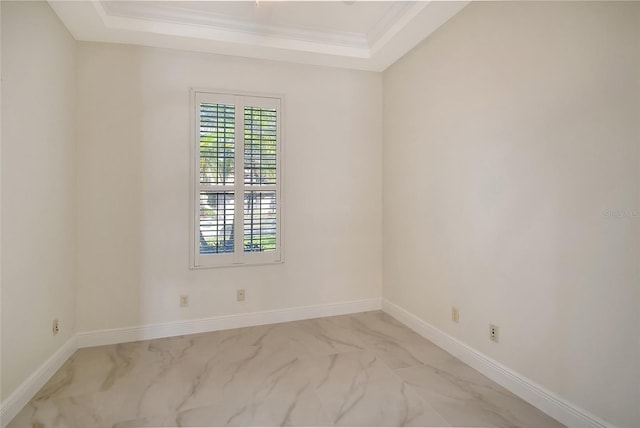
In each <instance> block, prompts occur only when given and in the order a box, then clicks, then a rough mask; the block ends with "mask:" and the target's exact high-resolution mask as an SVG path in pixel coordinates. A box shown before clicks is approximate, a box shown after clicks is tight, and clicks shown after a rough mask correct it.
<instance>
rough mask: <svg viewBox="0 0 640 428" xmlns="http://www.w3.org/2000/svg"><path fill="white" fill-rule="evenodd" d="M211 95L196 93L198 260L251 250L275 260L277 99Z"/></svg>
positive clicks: (235, 258) (238, 259)
mask: <svg viewBox="0 0 640 428" xmlns="http://www.w3.org/2000/svg"><path fill="white" fill-rule="evenodd" d="M215 95H216V94H208V93H204V94H202V95H201V96H200V97H198V93H196V106H197V118H198V120H197V124H196V126H197V149H198V150H197V152H198V159H197V161H198V177H197V187H198V192H197V196H198V198H197V199H198V201H197V206H198V210H197V211H198V214H197V219H196V220H197V221H196V222H197V229H198V230H197V233H198V239H197V242H198V244H197V257H196V261H198V260H200V261H202V260H203V259H206V258H209V256H216V255H224V254H227V255H230V256H233V261H232V262H231V263H246V262H250V258H251V256H250V254H253V253H274V255H275V258H274V260H275V261H279V257H280V256H279V252H280V251H279V248H280V243H279V218H278V216H279V197H280V194H279V193H280V191H279V186H278V184H279V183H278V180H279V171H278V167H279V163H278V161H279V159H278V150H279V129H278V123H279V118H278V114H279V103H280V100H279V99H276V98H273V99H267V100H266V101H267V102H266V103H265V100H264V99H262V98H256V97H243V96H230V95H223V96H221V97H220V98H221V102H215V99H216V98H217V97H216V96H215ZM209 99H210V100H211V101H209ZM264 104H266V105H264ZM237 172H240V174H238V173H237ZM241 253H242V254H247V256H241V255H240V254H241ZM267 261H268V260H267ZM196 265H199V264H198V263H197V262H196Z"/></svg>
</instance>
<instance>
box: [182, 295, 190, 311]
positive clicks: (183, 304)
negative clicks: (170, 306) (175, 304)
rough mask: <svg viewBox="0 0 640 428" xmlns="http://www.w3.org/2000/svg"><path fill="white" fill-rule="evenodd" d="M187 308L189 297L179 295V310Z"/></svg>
mask: <svg viewBox="0 0 640 428" xmlns="http://www.w3.org/2000/svg"><path fill="white" fill-rule="evenodd" d="M187 306H189V295H188V294H181V295H180V307H181V308H186V307H187Z"/></svg>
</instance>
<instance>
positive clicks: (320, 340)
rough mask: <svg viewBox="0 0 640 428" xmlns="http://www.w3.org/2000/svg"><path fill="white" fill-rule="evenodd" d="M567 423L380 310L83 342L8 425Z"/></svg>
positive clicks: (12, 427) (123, 427)
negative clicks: (90, 343)
mask: <svg viewBox="0 0 640 428" xmlns="http://www.w3.org/2000/svg"><path fill="white" fill-rule="evenodd" d="M151 426H156V427H166V426H184V427H188V426H201V427H208V426H438V427H448V426H456V427H458V426H474V427H535V428H543V427H562V426H563V425H561V424H559V423H558V422H556V421H555V420H553V419H552V418H550V417H549V416H547V415H546V414H544V413H542V412H540V411H539V410H537V409H536V408H534V407H533V406H531V405H529V404H528V403H526V402H524V401H522V400H521V399H519V398H517V397H516V396H514V395H513V394H511V393H509V392H508V391H507V390H505V389H504V388H502V387H500V386H499V385H497V384H495V383H494V382H492V381H490V380H489V379H487V378H486V377H484V376H483V375H481V374H480V373H478V372H477V371H475V370H473V369H472V368H470V367H469V366H467V365H465V364H463V363H462V362H460V361H459V360H457V359H456V358H454V357H452V356H451V355H450V354H448V353H446V352H445V351H443V350H442V349H440V348H438V347H437V346H435V345H434V344H432V343H431V342H429V341H427V340H425V339H424V338H422V337H420V336H419V335H418V334H416V333H414V332H413V331H411V330H410V329H408V328H407V327H405V326H403V325H402V324H400V323H399V322H397V321H396V320H394V319H393V318H391V317H390V316H388V315H386V314H385V313H383V312H380V311H375V312H365V313H360V314H354V315H344V316H337V317H329V318H319V319H314V320H305V321H296V322H289V323H282V324H274V325H268V326H258V327H249V328H242V329H235V330H226V331H219V332H212V333H204V334H196V335H189V336H180V337H172V338H166V339H156V340H147V341H142V342H134V343H126V344H120V345H110V346H100V347H95V348H86V349H80V350H78V351H77V352H76V353H75V354H74V355H73V356H72V357H71V358H70V359H69V360H68V361H67V362H66V363H65V364H64V365H63V367H62V368H61V369H60V370H59V371H58V372H57V373H56V374H55V375H54V376H53V377H52V378H51V380H50V381H49V382H48V383H47V384H46V385H45V386H44V387H43V388H42V389H41V390H40V391H39V392H38V393H37V394H36V396H35V397H34V398H33V399H32V400H31V402H29V404H27V406H26V407H25V408H24V409H23V410H22V411H21V412H20V413H19V414H18V415H17V416H16V417H15V418H14V419H13V421H11V422H10V423H9V425H8V428H23V427H38V428H44V427H56V428H62V427H78V428H90V427H101V428H102V427H113V428H130V427H151Z"/></svg>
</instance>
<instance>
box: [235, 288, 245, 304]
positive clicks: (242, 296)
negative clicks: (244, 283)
mask: <svg viewBox="0 0 640 428" xmlns="http://www.w3.org/2000/svg"><path fill="white" fill-rule="evenodd" d="M237 297H238V302H244V299H245V298H246V297H247V296H246V295H245V291H244V288H240V289H239V290H238V296H237Z"/></svg>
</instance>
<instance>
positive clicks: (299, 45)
mask: <svg viewBox="0 0 640 428" xmlns="http://www.w3.org/2000/svg"><path fill="white" fill-rule="evenodd" d="M387 3H388V4H389V7H388V8H387V9H386V11H385V13H384V14H383V15H382V16H380V17H379V18H378V19H377V21H375V24H373V25H371V27H370V28H368V29H367V30H366V31H364V32H347V31H337V30H330V29H329V30H323V29H321V28H318V27H313V26H296V25H271V24H267V23H260V22H255V21H253V20H251V19H249V18H247V19H241V18H238V17H231V16H228V15H221V14H217V13H212V12H209V11H203V10H195V9H190V8H189V7H188V6H187V5H185V4H184V3H181V2H178V1H176V2H173V3H172V2H155V1H108V0H90V1H55V0H49V4H50V5H51V7H52V8H53V10H54V11H55V12H56V14H57V15H58V17H59V18H60V19H61V21H62V22H63V23H64V24H65V26H66V27H67V29H68V30H69V32H70V33H71V34H72V35H73V36H74V38H75V39H76V40H79V41H89V42H106V43H120V44H131V45H141V46H151V47H159V48H169V49H180V50H186V51H194V52H206V53H215V54H221V55H233V56H240V57H247V58H259V59H267V60H275V61H287V62H294V63H301V64H314V65H323V66H330V67H341V68H351V69H357V70H368V71H383V70H385V69H386V68H387V67H389V66H390V65H391V64H393V63H394V62H395V61H396V60H398V59H399V58H400V57H402V56H403V55H404V54H405V53H407V52H408V51H409V50H411V49H412V48H413V47H414V46H416V45H417V44H418V43H419V42H420V41H422V40H424V39H425V38H426V37H428V36H429V35H430V34H431V33H432V32H433V31H435V30H436V29H437V28H439V27H440V26H442V25H443V24H444V23H445V22H446V21H447V20H449V19H450V18H451V17H452V16H454V15H455V14H456V13H458V12H459V11H460V10H461V9H463V8H464V7H465V6H466V5H467V4H468V3H469V1H400V2H392V1H388V2H387ZM273 7H276V4H274V5H273Z"/></svg>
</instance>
